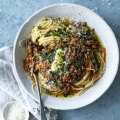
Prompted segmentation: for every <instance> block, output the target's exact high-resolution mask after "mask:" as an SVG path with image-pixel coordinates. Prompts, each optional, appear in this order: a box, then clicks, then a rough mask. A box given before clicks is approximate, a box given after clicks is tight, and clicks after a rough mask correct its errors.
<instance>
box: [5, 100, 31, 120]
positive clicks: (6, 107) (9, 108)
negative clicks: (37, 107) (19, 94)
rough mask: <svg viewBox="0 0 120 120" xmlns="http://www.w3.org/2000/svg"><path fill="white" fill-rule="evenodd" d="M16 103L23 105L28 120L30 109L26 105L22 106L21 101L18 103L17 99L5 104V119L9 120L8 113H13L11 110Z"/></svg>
mask: <svg viewBox="0 0 120 120" xmlns="http://www.w3.org/2000/svg"><path fill="white" fill-rule="evenodd" d="M15 105H17V106H19V107H22V109H23V110H24V111H25V113H24V115H25V119H24V120H28V119H29V111H28V110H27V109H26V108H25V107H24V106H22V105H21V104H20V103H18V102H17V101H12V102H8V103H7V104H6V105H5V107H4V109H3V118H4V120H8V115H11V114H10V113H9V112H10V111H11V108H14V107H15ZM18 109H19V108H18ZM19 115H20V113H19ZM11 120H12V119H11Z"/></svg>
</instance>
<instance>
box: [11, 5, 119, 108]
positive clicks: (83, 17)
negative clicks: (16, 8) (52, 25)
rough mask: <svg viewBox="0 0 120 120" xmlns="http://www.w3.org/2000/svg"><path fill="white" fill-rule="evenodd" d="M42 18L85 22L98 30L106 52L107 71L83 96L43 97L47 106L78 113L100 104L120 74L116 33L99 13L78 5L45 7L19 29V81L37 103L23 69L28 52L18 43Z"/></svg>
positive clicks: (16, 54)
mask: <svg viewBox="0 0 120 120" xmlns="http://www.w3.org/2000/svg"><path fill="white" fill-rule="evenodd" d="M42 17H67V18H71V19H73V20H78V21H85V22H87V23H88V25H89V26H91V27H92V28H95V30H96V32H97V33H98V35H99V37H100V39H101V40H102V43H103V44H104V46H105V48H106V52H107V56H106V71H105V73H104V75H103V76H102V77H101V78H100V80H99V81H98V82H97V83H96V84H95V85H93V86H92V87H91V88H89V89H88V90H87V91H86V92H84V93H83V94H82V95H80V96H74V97H71V98H56V97H52V96H47V95H43V96H42V97H43V101H44V104H45V106H47V107H50V108H54V109H62V110H66V109H75V108H80V107H83V106H86V105H88V104H90V103H92V102H94V101H95V100H97V99H98V98H99V97H100V96H101V95H103V93H105V91H106V90H107V89H108V88H109V87H110V85H111V84H112V82H113V80H114V78H115V75H116V73H117V70H118V64H119V51H118V45H117V41H116V38H115V35H114V33H113V32H112V30H111V28H110V27H109V26H108V24H107V23H106V22H105V21H104V20H103V19H102V18H101V17H100V16H98V15H97V14H96V13H94V12H93V11H91V10H89V9H88V8H85V7H83V6H80V5H76V4H55V5H51V6H48V7H45V8H43V9H41V10H39V11H38V12H36V13H35V14H33V15H32V16H31V17H30V18H29V19H28V20H27V21H26V22H25V23H24V24H23V25H22V27H21V28H20V30H19V32H18V33H17V36H16V40H15V43H14V51H13V63H14V74H15V77H16V79H17V80H18V81H19V83H20V84H21V85H22V87H23V88H24V89H25V90H26V92H27V93H28V94H29V95H30V96H31V97H32V98H33V99H34V100H36V101H38V100H39V99H38V97H37V96H36V95H35V94H34V93H33V91H32V84H31V80H30V79H29V78H28V77H27V76H26V73H25V71H24V68H23V66H22V61H23V56H24V53H25V49H23V48H21V47H19V41H20V40H21V39H22V38H26V37H27V36H28V35H29V34H30V31H31V29H32V27H33V26H34V25H35V23H36V22H37V21H38V20H39V19H40V18H42Z"/></svg>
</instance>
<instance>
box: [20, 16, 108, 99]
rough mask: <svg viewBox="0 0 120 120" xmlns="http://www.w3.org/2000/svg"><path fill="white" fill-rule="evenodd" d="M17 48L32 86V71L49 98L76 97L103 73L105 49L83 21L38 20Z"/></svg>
mask: <svg viewBox="0 0 120 120" xmlns="http://www.w3.org/2000/svg"><path fill="white" fill-rule="evenodd" d="M20 46H25V48H26V53H25V58H24V60H23V67H24V69H25V71H26V72H27V73H28V74H29V76H31V79H32V85H33V87H35V86H36V84H35V81H34V79H33V77H32V76H33V73H34V72H36V73H38V79H39V82H40V86H41V89H42V92H44V93H46V94H49V95H53V96H58V97H62V96H63V97H67V96H73V95H79V94H81V93H83V92H84V91H85V90H87V89H88V88H89V87H90V86H92V85H93V84H94V83H95V82H96V81H98V80H99V78H100V77H101V76H102V75H103V73H104V72H105V64H106V49H105V47H104V46H103V44H102V43H101V41H100V40H99V37H98V36H97V34H96V32H95V30H94V29H91V28H90V27H89V26H88V25H87V23H85V22H76V21H73V20H70V19H65V18H47V17H46V18H42V19H41V20H40V21H39V22H38V23H37V24H36V25H35V26H34V27H33V29H32V31H31V34H30V36H29V37H28V38H27V39H24V40H21V41H20Z"/></svg>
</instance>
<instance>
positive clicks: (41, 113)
mask: <svg viewBox="0 0 120 120" xmlns="http://www.w3.org/2000/svg"><path fill="white" fill-rule="evenodd" d="M33 76H34V78H35V81H36V85H37V89H38V95H39V104H40V105H39V107H40V120H47V118H46V114H45V111H44V105H43V101H42V97H41V93H40V91H41V90H40V86H39V81H38V77H37V76H38V75H37V73H34V74H33Z"/></svg>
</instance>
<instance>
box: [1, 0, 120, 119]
mask: <svg viewBox="0 0 120 120" xmlns="http://www.w3.org/2000/svg"><path fill="white" fill-rule="evenodd" d="M55 3H75V4H81V5H84V6H86V7H88V8H90V9H92V10H93V11H95V12H96V13H98V14H99V15H100V16H101V17H103V19H104V20H105V21H106V22H107V23H108V24H109V25H110V27H111V28H112V30H113V32H114V33H115V35H116V38H117V41H118V45H119V44H120V0H0V47H2V46H4V45H12V44H13V43H14V39H15V36H16V33H17V31H18V29H19V28H20V26H21V25H22V24H23V22H24V21H25V20H26V19H27V18H28V17H29V16H30V15H32V14H33V13H34V12H36V11H37V10H39V9H40V8H42V7H44V6H47V5H51V4H55ZM119 72H120V69H119V70H118V74H117V76H116V78H115V80H114V82H113V84H112V85H111V87H110V88H109V89H108V90H107V92H106V93H105V94H104V95H103V96H102V97H101V98H100V99H98V100H97V101H95V102H94V103H92V104H90V105H88V106H86V107H83V108H80V109H76V110H66V111H61V110H58V119H57V120H120V78H119V77H120V75H119ZM96 92H99V91H96Z"/></svg>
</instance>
